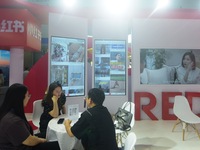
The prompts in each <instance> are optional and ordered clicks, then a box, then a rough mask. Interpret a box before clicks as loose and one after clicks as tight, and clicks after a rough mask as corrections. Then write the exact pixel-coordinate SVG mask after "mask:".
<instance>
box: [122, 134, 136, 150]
mask: <svg viewBox="0 0 200 150" xmlns="http://www.w3.org/2000/svg"><path fill="white" fill-rule="evenodd" d="M136 140H137V137H136V135H135V133H134V132H130V133H129V134H128V136H127V138H126V140H125V143H124V150H134V149H135V143H136Z"/></svg>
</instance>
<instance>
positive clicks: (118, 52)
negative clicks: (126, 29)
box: [94, 40, 126, 96]
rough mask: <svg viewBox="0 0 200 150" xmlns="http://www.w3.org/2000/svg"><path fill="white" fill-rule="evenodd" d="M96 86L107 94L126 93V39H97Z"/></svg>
mask: <svg viewBox="0 0 200 150" xmlns="http://www.w3.org/2000/svg"><path fill="white" fill-rule="evenodd" d="M94 86H95V87H96V88H100V89H102V90H103V91H104V92H105V94H106V95H115V96H116V95H126V41H125V40H95V42H94Z"/></svg>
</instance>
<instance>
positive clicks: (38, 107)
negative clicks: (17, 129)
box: [32, 99, 44, 127]
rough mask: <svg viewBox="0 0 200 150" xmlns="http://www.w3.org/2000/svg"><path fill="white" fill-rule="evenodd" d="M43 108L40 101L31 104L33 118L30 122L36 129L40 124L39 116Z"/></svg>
mask: <svg viewBox="0 0 200 150" xmlns="http://www.w3.org/2000/svg"><path fill="white" fill-rule="evenodd" d="M43 109H44V108H43V107H42V100H41V99H40V100H36V101H34V102H33V116H32V122H33V124H34V125H35V126H36V127H39V122H40V116H41V114H42V113H43Z"/></svg>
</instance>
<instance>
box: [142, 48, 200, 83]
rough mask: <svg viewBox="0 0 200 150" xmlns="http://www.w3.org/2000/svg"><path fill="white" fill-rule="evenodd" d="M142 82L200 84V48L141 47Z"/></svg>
mask: <svg viewBox="0 0 200 150" xmlns="http://www.w3.org/2000/svg"><path fill="white" fill-rule="evenodd" d="M140 84H200V49H164V48H160V49H141V50H140Z"/></svg>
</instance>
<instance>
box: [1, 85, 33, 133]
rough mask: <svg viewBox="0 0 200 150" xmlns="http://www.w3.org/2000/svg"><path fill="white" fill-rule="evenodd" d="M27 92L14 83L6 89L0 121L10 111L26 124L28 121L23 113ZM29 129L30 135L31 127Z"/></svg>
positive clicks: (25, 88) (21, 86)
mask: <svg viewBox="0 0 200 150" xmlns="http://www.w3.org/2000/svg"><path fill="white" fill-rule="evenodd" d="M27 91H28V88H27V87H26V86H24V85H23V84H20V83H14V84H13V85H11V86H10V87H9V88H8V90H7V91H6V94H5V98H4V101H3V104H2V106H1V108H0V120H1V119H2V118H3V117H4V116H5V115H6V114H7V113H8V112H10V111H12V112H13V113H14V114H15V115H17V116H18V117H20V118H21V119H23V120H24V121H25V122H26V123H27V124H28V121H27V119H26V116H25V113H24V98H25V95H26V93H27ZM28 125H29V124H28ZM29 126H30V125H29ZM30 129H31V131H30V132H31V133H32V128H31V126H30Z"/></svg>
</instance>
